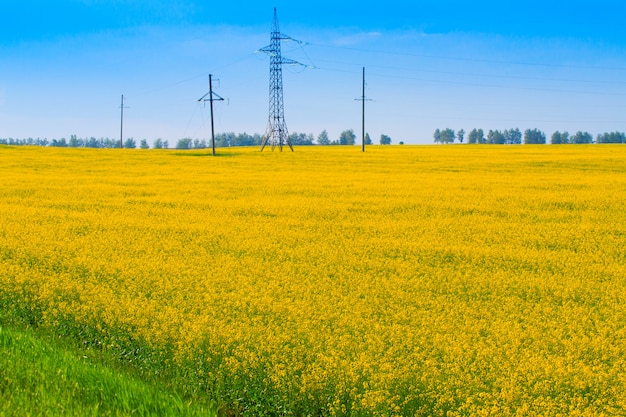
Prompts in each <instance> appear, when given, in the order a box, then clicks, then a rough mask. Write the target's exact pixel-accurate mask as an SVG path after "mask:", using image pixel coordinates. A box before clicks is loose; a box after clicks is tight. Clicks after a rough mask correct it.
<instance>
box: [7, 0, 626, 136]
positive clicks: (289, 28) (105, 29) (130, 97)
mask: <svg viewBox="0 0 626 417" xmlns="http://www.w3.org/2000/svg"><path fill="white" fill-rule="evenodd" d="M299 3H300V2H298V3H296V2H288V1H274V2H266V1H255V2H237V3H235V2H231V3H228V2H213V1H195V0H177V1H170V2H157V1H147V0H109V1H102V0H59V1H55V2H50V1H32V0H22V1H17V0H16V1H13V0H3V1H2V5H1V6H0V10H1V12H0V137H18V138H25V137H42V138H43V137H47V138H61V137H66V138H69V136H70V135H72V134H76V135H78V136H79V137H88V136H96V137H112V138H115V137H118V135H119V105H120V96H121V94H124V95H125V97H126V105H127V106H128V107H129V108H128V109H127V110H126V111H125V115H124V117H125V124H124V130H125V136H128V137H134V138H135V139H137V140H139V139H142V138H146V139H148V141H149V142H152V141H153V140H154V139H156V138H163V139H167V140H169V141H170V144H171V145H173V144H174V143H175V142H176V140H177V139H179V138H182V137H192V138H201V139H202V138H208V137H209V135H210V128H209V121H208V118H209V112H208V107H205V106H203V105H201V104H199V103H197V102H196V99H197V98H199V97H201V96H202V95H204V94H205V93H206V92H207V90H208V74H209V73H211V74H213V75H214V78H216V79H217V80H218V81H216V83H215V89H216V91H217V92H218V93H219V94H220V95H221V96H223V97H225V98H226V99H227V100H226V101H225V102H223V103H216V119H215V126H216V131H217V132H223V131H234V132H244V131H245V132H248V133H255V132H256V133H263V132H264V130H265V126H266V121H267V116H268V115H267V112H268V83H269V81H268V78H269V59H268V57H267V56H264V55H263V54H260V53H255V52H256V51H257V50H258V49H260V48H262V47H264V46H266V45H267V44H269V31H270V28H271V23H272V11H273V7H274V6H276V7H277V8H278V16H279V21H280V26H281V27H280V28H281V31H282V32H283V33H286V34H288V35H290V36H292V37H293V38H296V39H299V40H302V41H304V42H306V44H298V43H294V42H286V43H285V44H283V54H284V55H285V56H286V57H289V58H293V59H296V60H298V61H301V62H303V63H305V64H307V65H309V66H311V67H315V68H302V67H285V68H284V74H283V82H284V100H285V118H286V121H287V126H288V128H289V130H290V131H291V132H303V133H312V134H313V135H314V136H317V135H318V134H319V132H320V131H321V130H323V129H326V130H328V132H329V134H330V137H331V139H336V138H337V137H338V136H339V133H340V132H341V131H342V130H344V129H349V128H351V129H354V130H355V133H356V134H357V135H358V136H360V133H361V132H360V129H361V107H360V103H359V102H358V101H355V100H354V99H355V98H357V97H360V95H361V71H362V67H366V81H367V90H366V95H367V96H368V97H369V98H371V99H372V101H371V102H370V101H368V102H367V104H366V106H367V107H366V130H367V131H368V132H369V133H370V135H371V136H372V138H373V139H374V141H377V140H378V138H379V137H380V135H381V134H387V135H389V136H391V138H392V141H393V143H398V142H399V141H401V140H402V141H404V142H405V143H432V133H433V131H434V130H435V129H436V128H448V127H449V128H452V129H455V130H458V129H461V128H463V129H464V130H465V131H469V130H471V129H472V128H482V129H484V130H485V131H488V130H489V129H508V128H515V127H517V128H519V129H521V130H525V129H526V128H539V129H541V130H543V131H544V132H545V133H546V134H547V135H548V136H550V135H551V134H552V132H554V131H555V130H560V131H564V130H567V131H569V132H570V133H575V132H576V131H578V130H583V131H589V132H591V133H592V134H594V135H595V134H597V133H602V132H605V131H615V130H619V131H626V30H625V28H626V24H625V23H624V20H623V16H624V12H625V11H626V5H625V4H624V3H623V2H620V1H607V0H596V1H593V2H592V1H570V2H567V3H564V2H560V1H535V0H530V1H525V2H503V1H499V2H492V1H475V2H465V1H430V0H429V1H412V2H409V1H387V2H376V3H374V2H367V1H365V2H363V1H360V2H352V1H347V2H340V3H339V2H328V1H325V0H320V1H317V2H314V3H313V2H311V3H308V4H306V5H303V4H299Z"/></svg>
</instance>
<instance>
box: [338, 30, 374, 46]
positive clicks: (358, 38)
mask: <svg viewBox="0 0 626 417" xmlns="http://www.w3.org/2000/svg"><path fill="white" fill-rule="evenodd" d="M381 36H382V33H381V32H359V33H353V34H350V35H346V36H342V37H339V38H336V39H335V40H333V44H334V45H335V46H354V45H360V44H363V43H368V42H372V41H374V40H377V39H380V37H381Z"/></svg>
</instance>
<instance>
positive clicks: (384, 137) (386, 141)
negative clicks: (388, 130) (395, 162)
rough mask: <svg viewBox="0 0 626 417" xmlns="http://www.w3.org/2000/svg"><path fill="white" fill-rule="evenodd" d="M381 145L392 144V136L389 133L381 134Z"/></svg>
mask: <svg viewBox="0 0 626 417" xmlns="http://www.w3.org/2000/svg"><path fill="white" fill-rule="evenodd" d="M380 144H381V145H391V138H390V137H389V136H387V135H380Z"/></svg>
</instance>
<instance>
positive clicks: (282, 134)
mask: <svg viewBox="0 0 626 417" xmlns="http://www.w3.org/2000/svg"><path fill="white" fill-rule="evenodd" d="M283 40H291V41H294V42H297V43H302V42H300V41H298V40H295V39H293V38H291V37H289V36H287V35H285V34H283V33H280V30H279V28H278V15H277V14H276V8H275V7H274V21H273V23H272V33H271V43H270V44H269V46H266V47H265V48H262V49H260V51H261V52H265V53H266V54H268V55H269V57H270V102H269V104H270V105H269V118H268V120H267V129H266V131H265V135H264V136H263V142H262V143H261V151H263V149H265V146H266V145H267V144H268V143H269V144H270V146H271V147H272V150H274V148H275V147H276V146H278V148H279V149H280V150H281V151H282V150H283V146H284V145H287V146H289V149H291V150H292V151H293V146H292V145H291V140H290V139H289V132H288V131H287V124H286V123H285V105H284V103H283V64H287V65H303V66H306V65H304V64H302V63H300V62H298V61H294V60H293V59H289V58H285V57H283V56H282V53H281V41H283Z"/></svg>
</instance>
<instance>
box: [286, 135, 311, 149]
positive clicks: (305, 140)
mask: <svg viewBox="0 0 626 417" xmlns="http://www.w3.org/2000/svg"><path fill="white" fill-rule="evenodd" d="M289 140H290V141H291V144H292V145H298V146H308V145H313V134H312V133H309V134H308V135H307V134H306V133H296V132H294V133H292V134H291V135H289Z"/></svg>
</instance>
